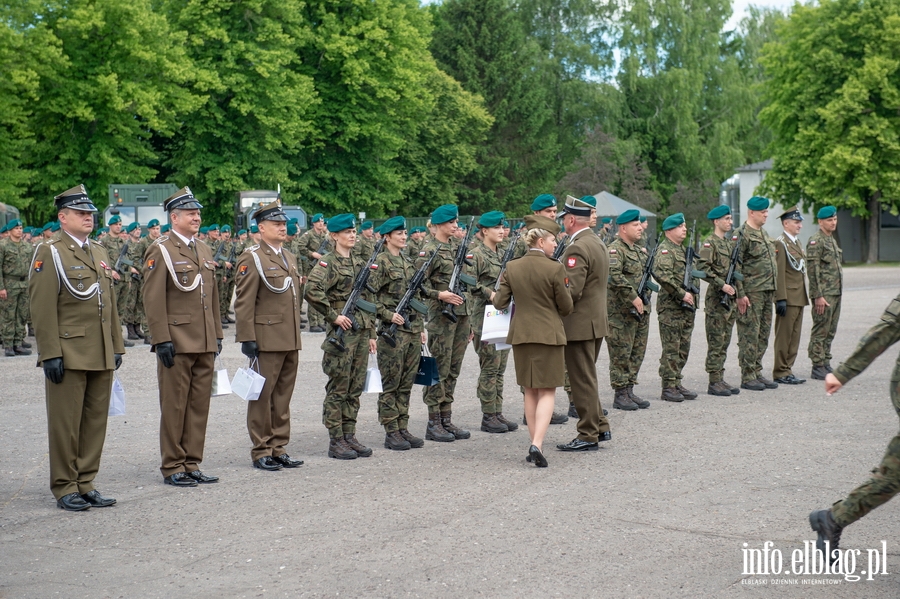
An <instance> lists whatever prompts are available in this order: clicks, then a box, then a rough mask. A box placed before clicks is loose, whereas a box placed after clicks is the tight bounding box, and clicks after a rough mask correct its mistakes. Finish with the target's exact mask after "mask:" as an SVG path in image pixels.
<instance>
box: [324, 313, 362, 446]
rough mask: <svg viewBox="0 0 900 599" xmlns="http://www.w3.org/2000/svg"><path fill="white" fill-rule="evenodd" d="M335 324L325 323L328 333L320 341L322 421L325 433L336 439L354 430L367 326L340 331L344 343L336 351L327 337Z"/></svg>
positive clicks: (332, 333)
mask: <svg viewBox="0 0 900 599" xmlns="http://www.w3.org/2000/svg"><path fill="white" fill-rule="evenodd" d="M334 332H335V327H334V326H333V325H332V326H329V327H328V331H327V333H328V335H327V336H326V338H325V341H323V342H322V350H323V351H324V352H325V353H323V354H322V372H324V373H325V374H326V375H327V376H328V382H327V383H325V401H324V402H323V404H322V424H324V425H325V428H327V429H328V435H329V436H330V437H331V438H332V439H337V438H339V437H341V436H342V435H344V434H353V433H355V432H356V415H357V414H358V413H359V396H360V395H362V390H363V386H364V385H365V384H366V364H367V360H368V358H369V329H362V328H361V329H359V330H358V331H356V332H353V331H344V346H345V347H346V348H347V351H344V352H342V351H340V350H339V349H338V348H336V347H335V346H334V345H333V344H332V343H330V342H329V341H328V337H331V336H332V335H334Z"/></svg>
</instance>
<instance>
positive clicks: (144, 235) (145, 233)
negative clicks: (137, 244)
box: [141, 229, 150, 239]
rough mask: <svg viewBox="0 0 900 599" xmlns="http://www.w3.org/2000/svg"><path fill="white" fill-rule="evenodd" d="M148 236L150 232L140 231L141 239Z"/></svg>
mask: <svg viewBox="0 0 900 599" xmlns="http://www.w3.org/2000/svg"><path fill="white" fill-rule="evenodd" d="M149 234H150V231H148V230H147V229H141V239H143V238H144V237H146V236H147V235H149Z"/></svg>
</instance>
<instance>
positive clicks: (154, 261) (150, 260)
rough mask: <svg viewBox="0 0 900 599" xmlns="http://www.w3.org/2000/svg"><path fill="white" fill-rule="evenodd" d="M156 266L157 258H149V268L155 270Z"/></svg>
mask: <svg viewBox="0 0 900 599" xmlns="http://www.w3.org/2000/svg"><path fill="white" fill-rule="evenodd" d="M154 268H156V260H154V259H153V258H151V259H149V260H147V270H153V269H154Z"/></svg>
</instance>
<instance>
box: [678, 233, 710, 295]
mask: <svg viewBox="0 0 900 599" xmlns="http://www.w3.org/2000/svg"><path fill="white" fill-rule="evenodd" d="M696 233H697V221H696V220H695V221H694V226H693V227H691V239H690V241H689V242H688V248H687V250H686V251H685V252H684V278H683V279H682V281H681V287H682V289H684V290H685V291H687V292H688V293H693V294H699V293H700V288H699V287H697V286H696V285H694V277H701V278H705V277H706V273H704V272H703V271H702V270H696V269H695V268H694V260H696V259H697V252H695V251H694V236H695V235H696ZM681 307H682V308H684V309H685V310H690V311H691V312H695V311H696V310H697V306H695V305H693V304H689V303H687V302H686V301H684V300H682V301H681Z"/></svg>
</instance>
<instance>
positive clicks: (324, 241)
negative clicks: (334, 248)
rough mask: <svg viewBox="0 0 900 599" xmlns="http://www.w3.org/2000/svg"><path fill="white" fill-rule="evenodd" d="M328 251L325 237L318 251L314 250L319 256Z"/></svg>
mask: <svg viewBox="0 0 900 599" xmlns="http://www.w3.org/2000/svg"><path fill="white" fill-rule="evenodd" d="M327 249H328V235H327V234H326V235H325V239H323V240H322V243H320V244H319V249H317V250H316V253H317V254H319V255H320V256H322V255H324V254H323V252H324V251H325V250H327Z"/></svg>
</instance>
